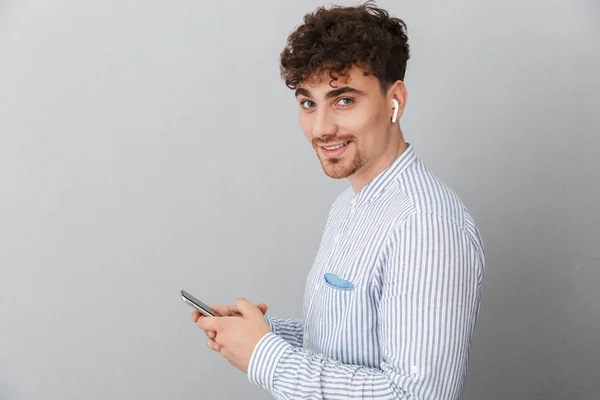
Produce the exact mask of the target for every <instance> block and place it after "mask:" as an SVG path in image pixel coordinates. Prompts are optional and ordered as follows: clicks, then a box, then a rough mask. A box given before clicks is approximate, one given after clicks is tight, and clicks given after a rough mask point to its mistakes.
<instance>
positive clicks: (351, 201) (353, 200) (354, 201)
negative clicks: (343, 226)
mask: <svg viewBox="0 0 600 400" xmlns="http://www.w3.org/2000/svg"><path fill="white" fill-rule="evenodd" d="M350 204H352V205H353V206H355V205H356V198H354V199H352V200H350Z"/></svg>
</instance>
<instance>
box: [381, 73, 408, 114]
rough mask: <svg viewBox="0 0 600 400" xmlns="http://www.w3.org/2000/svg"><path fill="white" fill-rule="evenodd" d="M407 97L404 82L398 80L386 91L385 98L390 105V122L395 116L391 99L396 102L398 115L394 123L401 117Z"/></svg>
mask: <svg viewBox="0 0 600 400" xmlns="http://www.w3.org/2000/svg"><path fill="white" fill-rule="evenodd" d="M407 97H408V93H407V91H406V86H405V85H404V82H402V81H400V80H398V81H396V82H394V83H393V84H392V85H391V86H390V88H389V89H388V91H387V97H386V98H387V99H388V102H389V105H390V121H391V120H392V117H393V116H394V114H395V113H394V102H393V101H392V99H394V100H396V101H397V102H398V113H397V117H396V122H398V120H399V119H400V118H401V117H402V114H403V113H404V108H405V107H406V100H407Z"/></svg>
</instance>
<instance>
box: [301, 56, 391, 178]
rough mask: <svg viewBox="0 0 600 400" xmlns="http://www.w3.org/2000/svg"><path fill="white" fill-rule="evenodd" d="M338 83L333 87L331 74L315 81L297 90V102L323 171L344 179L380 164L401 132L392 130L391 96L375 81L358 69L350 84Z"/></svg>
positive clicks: (305, 133)
mask: <svg viewBox="0 0 600 400" xmlns="http://www.w3.org/2000/svg"><path fill="white" fill-rule="evenodd" d="M337 78H338V79H337V80H335V81H333V82H331V78H330V77H329V74H328V73H327V74H325V75H324V76H323V77H322V79H320V82H318V83H317V82H316V81H315V80H314V79H313V80H311V81H310V82H306V83H303V84H301V85H298V87H297V89H296V99H297V101H298V105H299V107H300V126H301V128H302V131H303V132H304V135H305V136H306V138H307V139H308V140H309V142H310V143H311V144H312V146H313V148H314V150H315V152H316V154H317V157H318V158H319V161H320V162H321V166H322V167H323V171H324V172H325V174H327V175H328V176H329V177H331V178H337V179H341V178H348V177H351V176H354V175H356V174H360V173H361V171H363V170H365V169H367V168H368V167H369V166H370V165H372V164H374V163H376V162H377V160H378V159H379V158H380V157H382V155H383V154H384V153H385V151H386V149H387V148H388V147H389V144H390V140H393V139H392V138H393V135H394V134H395V133H396V134H397V132H394V130H393V129H392V128H391V127H392V126H393V124H391V122H390V118H391V114H392V110H393V108H392V102H391V97H389V96H387V95H386V94H384V93H383V92H382V91H381V86H380V84H379V80H378V79H377V78H375V77H373V76H371V75H370V76H365V75H364V73H363V70H362V69H360V68H358V67H354V68H353V69H352V70H351V71H350V73H349V75H348V78H347V79H346V78H341V77H337ZM311 82H312V83H311ZM330 82H331V85H333V87H332V86H331V85H330ZM388 97H389V98H388Z"/></svg>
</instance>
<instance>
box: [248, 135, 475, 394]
mask: <svg viewBox="0 0 600 400" xmlns="http://www.w3.org/2000/svg"><path fill="white" fill-rule="evenodd" d="M484 264H485V257H484V248H483V244H482V241H481V237H480V235H479V232H478V230H477V227H476V225H475V222H474V220H473V218H472V217H471V215H470V213H469V211H468V210H467V208H466V207H465V206H464V205H463V203H462V202H461V200H460V199H459V197H458V196H457V195H456V193H454V192H453V191H452V190H451V189H450V188H448V187H447V186H446V185H444V184H443V183H442V182H441V181H440V180H439V178H438V177H437V176H435V175H434V174H433V173H432V172H431V171H430V170H429V169H428V168H427V166H426V165H425V164H424V163H423V161H421V160H420V159H419V158H417V156H416V154H415V151H414V149H413V146H412V145H411V144H408V147H407V149H406V150H405V151H404V152H403V153H402V154H401V155H400V156H399V157H398V158H397V159H396V160H394V162H393V163H392V164H390V166H388V167H387V168H386V169H385V170H384V171H383V172H382V173H380V174H379V175H378V176H377V177H376V178H375V179H373V180H372V181H371V182H369V183H368V184H367V185H366V186H365V187H364V188H363V189H362V190H361V191H360V192H359V193H358V194H356V195H355V194H354V193H353V192H352V188H351V187H350V188H348V190H346V191H344V192H343V193H342V194H341V195H340V196H339V197H338V198H337V199H336V201H335V202H334V204H333V205H332V207H331V210H330V212H329V216H328V218H327V223H326V226H325V230H324V233H323V238H322V240H321V244H320V247H319V251H318V254H317V256H316V259H315V262H314V265H313V267H312V269H311V271H310V273H309V275H308V278H307V282H306V288H305V296H304V318H303V320H285V319H281V318H276V317H272V316H267V320H268V321H269V324H270V325H271V328H272V330H273V332H272V333H268V334H267V335H265V336H264V337H263V338H262V339H261V340H260V341H259V343H258V344H257V346H256V348H255V349H254V352H253V354H252V357H251V359H250V364H249V366H248V379H249V380H250V381H251V382H252V383H253V384H255V385H258V386H260V387H262V388H265V389H267V390H269V391H270V392H271V394H272V395H273V396H274V397H276V398H278V399H300V398H310V399H352V398H355V399H419V400H420V399H452V400H455V399H460V398H461V396H462V392H463V386H464V383H465V378H466V374H467V369H468V364H469V347H470V343H471V337H472V334H473V330H474V328H475V322H476V320H477V316H478V314H479V306H480V302H481V287H482V280H483V274H484Z"/></svg>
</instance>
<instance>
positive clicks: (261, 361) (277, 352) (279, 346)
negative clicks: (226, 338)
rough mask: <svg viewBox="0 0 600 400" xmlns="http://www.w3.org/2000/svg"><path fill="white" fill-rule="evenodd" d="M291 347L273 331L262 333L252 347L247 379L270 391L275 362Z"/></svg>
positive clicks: (273, 377)
mask: <svg viewBox="0 0 600 400" xmlns="http://www.w3.org/2000/svg"><path fill="white" fill-rule="evenodd" d="M291 348H292V345H291V344H289V343H288V342H286V341H285V340H284V339H283V338H281V337H279V336H277V335H276V334H274V333H273V332H269V333H267V334H266V335H264V336H263V337H262V338H261V339H260V340H259V341H258V343H257V344H256V347H254V351H253V352H252V356H251V357H250V363H249V364H248V380H249V381H250V382H251V383H253V384H254V385H256V386H259V387H261V388H263V389H267V390H269V391H271V390H272V389H273V380H274V379H275V369H277V364H278V363H279V360H280V359H281V357H282V356H283V355H284V354H285V352H286V351H288V350H290V349H291Z"/></svg>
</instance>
